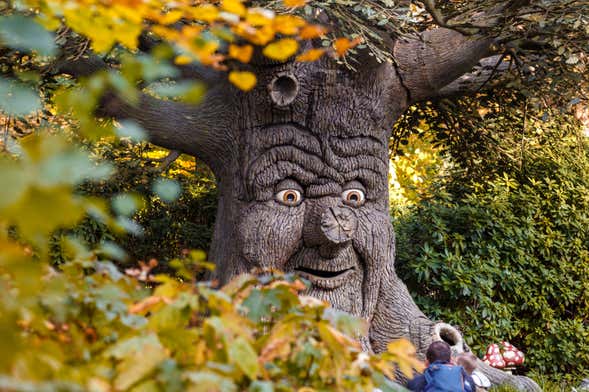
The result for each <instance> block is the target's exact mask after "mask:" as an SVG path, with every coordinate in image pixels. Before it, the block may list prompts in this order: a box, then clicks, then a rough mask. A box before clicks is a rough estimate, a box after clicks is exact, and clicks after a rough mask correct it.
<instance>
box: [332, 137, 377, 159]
mask: <svg viewBox="0 0 589 392" xmlns="http://www.w3.org/2000/svg"><path fill="white" fill-rule="evenodd" d="M329 145H330V146H331V149H332V150H333V152H334V153H335V154H337V155H338V156H340V157H351V156H356V155H359V154H361V155H373V156H380V155H381V154H382V151H388V145H387V144H386V142H385V141H383V140H380V139H378V138H377V137H375V136H368V135H359V136H331V137H330V138H329Z"/></svg>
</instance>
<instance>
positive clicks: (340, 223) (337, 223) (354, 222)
mask: <svg viewBox="0 0 589 392" xmlns="http://www.w3.org/2000/svg"><path fill="white" fill-rule="evenodd" d="M357 228H358V219H357V217H356V213H355V212H354V211H353V210H352V209H350V208H346V207H338V206H334V207H329V208H327V209H326V210H325V211H324V212H323V214H322V215H321V224H320V232H321V234H322V237H324V238H323V239H324V241H323V242H324V244H326V245H343V244H345V243H347V242H349V241H351V240H352V238H353V237H354V234H355V233H356V229H357Z"/></svg>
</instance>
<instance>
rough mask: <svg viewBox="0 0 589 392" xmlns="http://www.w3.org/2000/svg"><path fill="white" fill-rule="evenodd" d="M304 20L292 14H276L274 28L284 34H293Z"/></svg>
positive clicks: (303, 23) (302, 24)
mask: <svg viewBox="0 0 589 392" xmlns="http://www.w3.org/2000/svg"><path fill="white" fill-rule="evenodd" d="M305 23H306V22H305V20H304V19H303V18H301V17H298V16H293V15H278V16H277V17H276V18H275V19H274V23H273V26H274V30H275V31H276V32H277V33H280V34H284V35H295V34H297V33H298V32H299V29H300V28H301V27H303V26H304V25H305Z"/></svg>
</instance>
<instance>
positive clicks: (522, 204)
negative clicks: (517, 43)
mask: <svg viewBox="0 0 589 392" xmlns="http://www.w3.org/2000/svg"><path fill="white" fill-rule="evenodd" d="M537 147H538V148H537V149H536V150H534V152H533V154H532V151H529V153H530V154H529V155H528V156H527V157H526V156H524V159H526V158H527V159H526V161H525V171H521V172H517V173H512V174H511V175H507V174H503V175H497V176H495V177H494V179H492V180H491V181H489V182H485V183H482V184H477V183H467V182H465V181H464V180H462V182H461V183H460V184H459V185H460V186H456V184H450V186H448V187H446V191H439V192H438V193H437V195H436V196H435V197H433V198H431V199H429V200H424V201H422V202H421V203H420V204H418V205H417V206H415V207H414V208H413V209H411V211H410V212H409V213H408V214H406V215H404V216H403V217H402V218H400V219H398V220H397V222H396V229H397V234H398V241H397V242H398V254H397V269H398V271H399V272H400V275H401V276H402V278H403V279H404V280H405V282H407V283H408V285H409V288H410V290H411V291H412V292H413V294H414V297H415V298H416V301H417V302H418V304H419V305H420V307H421V308H422V310H424V312H425V313H426V314H428V315H429V316H432V317H434V318H438V319H444V320H446V321H449V322H451V323H454V324H457V325H460V326H461V327H462V329H463V332H464V334H465V335H466V337H467V342H468V344H470V345H471V346H472V347H473V348H474V349H475V350H476V351H477V352H478V353H479V354H481V355H482V354H483V350H484V348H485V346H486V345H488V344H490V343H493V342H498V341H500V340H509V341H511V342H512V343H513V344H515V345H516V346H517V347H519V348H521V349H523V350H524V351H525V352H526V354H527V360H526V365H527V367H528V368H532V369H534V370H535V371H537V372H540V373H544V374H551V375H553V376H554V378H556V379H558V378H562V377H564V376H563V375H564V374H573V375H577V376H578V375H580V374H582V373H583V372H586V370H587V369H586V367H587V364H588V363H589V319H588V318H587V317H588V315H589V159H588V156H589V148H588V147H587V143H586V142H585V141H583V140H579V139H577V138H569V139H564V140H553V141H552V142H550V141H547V142H546V143H541V144H540V145H538V146H537ZM523 153H524V154H528V151H525V152H523ZM532 155H533V156H532ZM487 164H489V165H491V164H492V163H487ZM448 189H454V190H457V189H458V190H459V192H456V194H452V193H450V192H448V191H447V190H448Z"/></svg>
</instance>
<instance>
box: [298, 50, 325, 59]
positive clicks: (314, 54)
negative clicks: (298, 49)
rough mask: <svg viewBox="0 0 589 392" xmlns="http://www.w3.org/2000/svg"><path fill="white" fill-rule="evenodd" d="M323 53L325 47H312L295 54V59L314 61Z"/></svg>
mask: <svg viewBox="0 0 589 392" xmlns="http://www.w3.org/2000/svg"><path fill="white" fill-rule="evenodd" d="M324 53H325V48H320V49H317V48H313V49H309V50H307V51H306V52H305V53H302V54H300V55H298V56H297V59H296V60H297V61H316V60H318V59H319V58H320V57H321V56H323V54H324Z"/></svg>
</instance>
